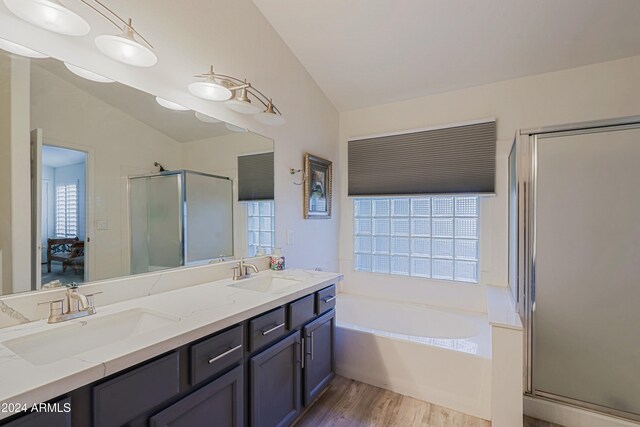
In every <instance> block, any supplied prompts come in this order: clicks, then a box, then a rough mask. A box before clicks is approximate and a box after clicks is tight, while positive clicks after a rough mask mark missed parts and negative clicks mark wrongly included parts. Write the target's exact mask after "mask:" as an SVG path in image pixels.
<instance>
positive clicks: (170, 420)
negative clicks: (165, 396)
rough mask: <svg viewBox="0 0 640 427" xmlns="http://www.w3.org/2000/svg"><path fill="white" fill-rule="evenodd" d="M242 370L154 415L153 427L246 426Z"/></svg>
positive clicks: (152, 418)
mask: <svg viewBox="0 0 640 427" xmlns="http://www.w3.org/2000/svg"><path fill="white" fill-rule="evenodd" d="M242 378H243V377H242V366H238V367H236V368H235V369H233V370H232V371H230V372H228V373H226V374H224V375H223V376H221V377H220V378H218V379H217V380H215V381H212V382H211V383H209V384H207V385H206V386H204V387H202V388H201V389H200V390H198V391H195V392H193V393H191V394H190V395H188V396H187V397H185V398H184V399H182V400H180V401H178V402H177V403H175V404H173V405H171V406H169V407H168V408H167V409H165V410H164V411H162V412H160V413H158V414H157V415H154V416H153V417H151V419H150V420H149V426H150V427H169V426H171V427H242V426H244V405H243V396H244V393H243V385H244V382H243V379H242Z"/></svg>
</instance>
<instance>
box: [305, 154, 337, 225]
mask: <svg viewBox="0 0 640 427" xmlns="http://www.w3.org/2000/svg"><path fill="white" fill-rule="evenodd" d="M304 178H305V179H304V217H305V219H309V218H314V219H316V218H317V219H324V218H331V181H332V178H333V164H332V163H331V161H329V160H327V159H322V158H320V157H316V156H313V155H311V154H309V153H306V154H305V155H304Z"/></svg>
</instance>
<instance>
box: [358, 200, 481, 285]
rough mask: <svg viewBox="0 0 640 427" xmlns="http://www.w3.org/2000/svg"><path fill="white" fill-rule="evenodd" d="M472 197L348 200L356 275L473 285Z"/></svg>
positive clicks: (475, 257)
mask: <svg viewBox="0 0 640 427" xmlns="http://www.w3.org/2000/svg"><path fill="white" fill-rule="evenodd" d="M479 203H480V201H479V197H478V196H431V197H427V196H424V197H393V198H386V199H382V198H355V199H354V221H355V222H354V239H355V241H354V252H355V254H354V268H355V270H357V271H368V272H372V273H384V274H394V275H400V276H414V277H427V278H433V279H443V280H456V281H460V282H471V283H477V282H478V216H479V210H480V209H479Z"/></svg>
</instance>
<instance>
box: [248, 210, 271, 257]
mask: <svg viewBox="0 0 640 427" xmlns="http://www.w3.org/2000/svg"><path fill="white" fill-rule="evenodd" d="M246 205H247V243H248V246H247V256H250V257H252V256H261V255H269V254H271V252H273V247H274V246H275V231H274V229H275V215H274V211H275V207H274V204H273V200H267V201H261V202H248V203H247V204H246Z"/></svg>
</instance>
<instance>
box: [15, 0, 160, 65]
mask: <svg viewBox="0 0 640 427" xmlns="http://www.w3.org/2000/svg"><path fill="white" fill-rule="evenodd" d="M80 1H81V2H82V3H83V4H85V5H86V6H88V7H89V8H91V9H92V10H94V11H95V12H96V13H98V14H99V15H100V16H102V17H103V18H104V19H106V20H107V21H109V22H111V23H112V24H113V25H114V26H115V27H116V28H117V29H118V30H119V31H120V32H121V33H120V34H117V35H111V34H104V35H100V36H98V37H96V38H95V44H96V47H97V48H98V50H99V51H100V52H102V53H103V54H105V55H107V56H108V57H110V58H111V59H115V60H116V61H119V62H122V63H124V64H128V65H134V66H136V67H151V66H153V65H155V64H156V62H158V57H157V56H156V54H155V53H154V52H153V50H152V49H153V46H151V43H149V41H148V40H147V39H145V38H144V37H143V36H142V35H141V34H140V33H139V32H138V31H136V29H135V28H134V27H133V24H132V23H131V18H129V20H128V21H125V20H124V19H122V18H121V17H120V15H118V14H117V13H115V12H114V11H113V10H111V9H110V8H109V7H107V6H106V5H105V4H104V3H102V1H101V0H80ZM3 2H4V4H5V5H6V6H7V8H8V9H9V10H10V11H11V12H13V14H14V15H16V16H18V17H19V18H21V19H23V20H25V21H27V22H29V23H31V24H33V25H36V26H38V27H40V28H44V29H45V30H49V31H53V32H55V33H59V34H65V35H69V36H84V35H86V34H89V31H90V30H91V27H90V26H89V24H88V23H87V21H85V20H84V18H82V17H81V16H80V15H78V14H77V13H75V12H73V11H72V10H70V9H68V8H66V7H64V6H63V5H62V4H60V2H59V1H58V0H3ZM136 37H137V38H139V39H140V40H142V41H141V42H140V41H138V40H137V38H136Z"/></svg>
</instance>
